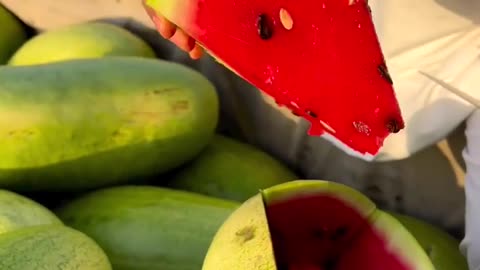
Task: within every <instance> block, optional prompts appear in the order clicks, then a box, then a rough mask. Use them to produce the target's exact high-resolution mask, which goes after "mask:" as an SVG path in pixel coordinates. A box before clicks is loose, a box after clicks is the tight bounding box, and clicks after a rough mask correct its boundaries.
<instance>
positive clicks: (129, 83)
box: [0, 0, 467, 270]
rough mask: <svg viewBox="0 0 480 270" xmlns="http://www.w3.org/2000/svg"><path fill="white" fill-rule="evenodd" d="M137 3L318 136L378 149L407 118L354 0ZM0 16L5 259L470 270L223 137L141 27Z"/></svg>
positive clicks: (425, 235) (402, 225)
mask: <svg viewBox="0 0 480 270" xmlns="http://www.w3.org/2000/svg"><path fill="white" fill-rule="evenodd" d="M174 2H175V3H176V4H177V5H178V6H176V7H174V8H173V9H172V8H171V7H173V6H174V5H173V3H174ZM146 3H147V5H150V9H149V10H150V11H149V12H150V14H151V15H152V12H156V11H158V8H162V9H164V11H165V14H167V15H168V16H171V19H172V20H173V21H176V20H177V23H178V24H179V25H181V26H182V27H184V28H185V29H186V31H189V32H190V33H191V34H192V36H195V37H196V38H198V40H199V42H201V43H202V44H203V45H204V46H205V48H206V49H208V51H210V52H211V53H212V54H214V55H216V57H217V59H218V60H219V61H222V63H225V65H227V66H228V68H230V69H232V70H233V71H235V72H236V73H237V74H238V75H239V76H240V77H242V78H244V79H245V80H247V81H249V82H250V83H252V84H254V85H256V86H258V88H259V89H261V90H262V91H264V92H265V93H267V94H269V95H271V96H273V97H275V98H276V99H277V101H278V103H279V104H280V105H285V106H287V107H288V108H290V109H291V110H292V112H293V113H295V114H297V115H299V116H302V117H305V118H306V119H308V120H309V121H310V122H311V123H312V129H311V135H312V136H313V135H320V134H322V133H323V132H327V133H329V134H331V135H332V136H334V137H335V138H337V139H338V140H339V141H341V142H343V143H345V144H346V145H348V146H350V147H351V148H352V149H354V150H356V151H358V152H360V153H364V154H375V153H376V152H377V151H378V149H379V148H380V147H381V145H382V143H383V140H384V139H385V138H386V137H387V136H388V134H392V133H396V132H399V131H400V130H401V129H402V128H403V120H402V118H401V115H400V111H399V109H398V105H397V103H396V100H395V95H394V91H393V88H392V82H391V79H390V77H389V75H388V71H387V68H386V64H385V62H384V60H383V56H382V54H381V50H380V47H379V44H378V42H377V40H376V37H375V32H374V29H373V25H372V23H371V20H370V16H369V12H368V8H367V5H366V3H365V2H364V1H361V0H359V1H347V0H345V1H333V0H331V1H327V0H323V1H305V7H303V8H301V7H297V6H294V5H293V4H289V3H293V2H287V1H258V2H251V1H240V0H238V1H225V0H224V1H215V0H208V1H207V0H203V1H200V0H178V1H173V2H172V1H171V0H170V2H169V3H170V4H171V6H170V9H169V6H168V5H167V6H162V5H163V4H164V3H166V2H162V1H160V0H158V1H146ZM162 3H163V4H162ZM254 3H255V5H254ZM280 3H283V4H284V5H283V6H280ZM234 4H235V5H236V6H234ZM323 5H325V8H323ZM192 7H196V8H192ZM182 8H183V10H182ZM220 8H222V9H223V10H222V11H223V12H219V9H220ZM282 10H283V11H282ZM306 10H307V11H309V12H305V11H306ZM173 11H175V12H173ZM180 11H182V12H184V15H185V16H183V17H182V16H180V17H178V16H179V15H180V13H179V12H180ZM168 12H170V13H168ZM300 12H304V16H305V17H297V16H298V14H300ZM212 13H214V14H219V15H220V16H219V17H218V16H211V14H212ZM313 13H316V15H318V16H313V15H314V14H313ZM275 14H279V16H280V15H281V16H280V17H278V18H277V17H276V15H275ZM302 14H303V13H302ZM340 14H342V15H341V16H340ZM154 15H155V14H154ZM145 16H147V14H146V15H145ZM244 20H245V24H242V26H241V27H240V26H238V27H237V26H235V25H237V24H238V22H243V21H244ZM282 20H283V23H282ZM353 22H355V24H353ZM250 23H251V24H250ZM279 23H280V24H281V25H279ZM0 25H2V31H0V61H1V63H0V157H1V159H0V269H11V270H37V269H62V270H74V269H75V270H110V269H114V270H143V269H145V270H147V269H148V270H154V269H159V270H198V269H202V268H203V269H205V270H227V269H228V270H230V269H232V270H235V269H237V270H257V269H258V270H274V269H279V270H282V269H290V270H317V269H318V270H346V269H371V270H376V269H391V270H433V269H436V270H453V269H455V270H462V269H467V264H466V260H465V258H464V257H463V256H462V255H461V254H460V252H459V250H458V240H457V239H455V238H453V237H452V236H450V235H449V234H447V233H446V232H444V231H442V230H440V229H438V228H436V227H434V226H432V225H430V224H428V223H426V222H424V221H421V220H418V219H415V218H413V217H410V216H405V215H400V214H399V213H392V212H387V211H384V210H382V209H379V208H377V207H376V206H375V204H374V202H373V201H372V200H370V199H369V198H368V197H367V196H365V195H364V194H362V193H360V192H359V191H357V190H354V189H352V188H351V187H347V186H345V185H341V184H338V183H334V182H330V181H323V180H315V179H307V180H301V179H302V178H304V177H303V176H302V175H301V174H300V173H298V172H294V171H293V170H292V168H289V167H288V166H287V165H285V164H283V163H282V161H280V160H278V159H276V158H275V157H273V156H271V155H269V154H268V153H266V152H264V151H263V150H262V149H259V148H257V147H256V146H254V145H251V144H248V143H246V142H244V141H242V140H241V139H240V138H238V137H235V136H234V135H233V134H227V133H225V132H223V130H221V129H219V128H218V121H219V118H220V117H221V115H220V114H221V113H220V107H221V106H222V104H220V102H219V97H218V94H217V92H216V91H215V87H214V86H213V84H212V83H211V82H210V81H209V80H208V79H207V78H206V77H205V76H204V75H202V74H201V73H199V72H197V71H195V70H193V69H192V68H190V67H187V66H185V65H182V64H179V63H174V62H170V61H166V60H160V59H159V56H158V55H157V52H155V51H154V50H153V49H152V47H151V45H149V44H148V43H147V42H146V41H145V40H143V39H142V38H141V37H140V36H137V35H136V34H134V33H132V32H130V31H127V30H126V29H124V28H122V27H119V26H116V25H114V24H107V23H100V22H84V23H80V24H75V25H68V26H65V27H62V28H58V29H52V30H48V31H44V32H35V33H34V34H33V35H32V34H31V33H30V31H27V30H26V29H25V26H24V24H23V23H21V22H19V21H18V20H17V19H16V17H15V16H13V15H12V14H11V13H9V12H8V11H7V10H6V9H4V8H3V7H2V6H1V5H0ZM280 26H282V27H283V28H281V27H280ZM359 26H360V27H359ZM308 27H310V28H308ZM312 27H313V28H315V31H312V30H307V28H308V29H312ZM356 29H360V30H356ZM232 31H233V32H232ZM342 31H343V32H342ZM340 32H342V33H340ZM345 33H350V35H346V34H345ZM315 35H321V36H322V37H315ZM229 37H230V38H229ZM234 37H235V38H236V39H234ZM238 38H239V39H240V40H239V39H238ZM312 38H315V40H316V38H319V42H318V43H311V42H312V41H315V40H312ZM320 39H321V40H322V42H320ZM287 40H289V42H291V43H290V45H288V46H287V45H282V44H285V42H286V41H287ZM239 41H240V43H239ZM241 42H247V43H250V44H252V45H253V46H245V45H241ZM309 42H310V43H309ZM267 46H268V48H267ZM298 48H303V49H304V50H299V51H303V52H304V53H296V54H295V53H292V52H293V51H289V50H296V49H298ZM232 51H235V52H236V53H237V54H236V55H234V54H232ZM278 54H282V55H283V56H284V57H276V56H277V55H278ZM299 61H300V62H302V63H305V65H304V66H301V67H298V65H295V66H292V65H294V63H297V62H299ZM266 70H271V71H272V72H273V73H271V74H270V73H265V72H264V71H266ZM314 70H315V71H316V72H317V73H314V72H313V71H314ZM346 78H347V79H346ZM339 91H340V92H339ZM338 111H342V112H343V114H338ZM339 115H340V116H339ZM391 136H394V134H392V135H391ZM332 180H335V179H332Z"/></svg>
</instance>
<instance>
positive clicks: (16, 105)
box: [0, 57, 219, 191]
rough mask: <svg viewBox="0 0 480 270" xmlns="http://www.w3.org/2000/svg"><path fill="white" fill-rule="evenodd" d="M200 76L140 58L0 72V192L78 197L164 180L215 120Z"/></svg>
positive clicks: (208, 87)
mask: <svg viewBox="0 0 480 270" xmlns="http://www.w3.org/2000/svg"><path fill="white" fill-rule="evenodd" d="M218 107H219V104H218V96H217V93H216V91H215V89H214V86H213V85H212V84H211V83H210V82H209V81H208V80H207V79H206V78H205V77H204V76H202V75H201V74H200V73H198V72H196V71H194V70H192V69H190V68H188V67H185V66H182V65H179V64H175V63H172V62H166V61H160V60H154V59H146V58H140V57H106V58H100V59H83V60H70V61H64V62H59V63H52V64H48V65H35V66H23V67H10V66H5V67H2V68H0V156H1V159H0V187H7V188H10V189H14V190H27V191H31V190H47V191H58V190H64V191H65V190H69V191H76V190H83V189H88V188H95V187H100V186H104V185H109V184H115V183H123V182H128V181H140V180H141V179H143V178H145V177H149V176H151V175H154V174H157V173H163V172H165V171H168V170H170V169H172V168H174V167H177V166H179V165H181V164H183V163H185V162H186V161H188V160H190V159H192V158H193V157H194V156H196V155H197V154H198V153H199V152H200V151H201V150H202V149H203V148H204V147H205V146H206V145H207V144H208V143H209V142H210V139H211V138H212V136H213V134H214V130H215V128H216V125H217V121H218V110H219V109H218Z"/></svg>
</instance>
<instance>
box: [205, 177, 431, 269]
mask: <svg viewBox="0 0 480 270" xmlns="http://www.w3.org/2000/svg"><path fill="white" fill-rule="evenodd" d="M218 269H231V270H354V269H355V270H434V266H433V264H432V262H431V260H430V258H429V257H428V255H427V254H426V252H425V251H424V250H423V248H422V247H421V246H420V244H419V243H418V242H417V240H416V239H415V238H414V237H413V236H412V235H411V234H410V233H409V232H408V230H407V229H405V227H403V226H402V224H401V223H400V222H398V221H397V220H396V219H395V218H393V217H392V216H391V215H389V214H387V213H385V212H383V211H381V210H378V209H377V208H376V207H375V205H374V204H373V203H372V202H371V201H370V200H369V199H368V198H366V197H365V196H363V195H362V194H360V193H359V192H357V191H355V190H353V189H351V188H349V187H346V186H344V185H341V184H335V183H331V182H325V181H319V180H297V181H292V182H288V183H284V184H280V185H277V186H274V187H271V188H268V189H266V190H264V191H262V192H261V194H259V195H257V196H255V197H253V198H251V199H250V200H248V201H246V202H245V203H244V204H243V205H242V206H240V207H239V208H237V210H236V211H234V212H233V213H232V214H231V215H230V217H229V218H228V219H227V220H226V221H225V223H224V224H223V225H222V226H221V227H220V229H219V231H218V232H217V234H216V235H215V237H214V239H213V241H212V243H211V245H210V248H209V250H208V253H207V256H206V258H205V261H204V264H203V270H218Z"/></svg>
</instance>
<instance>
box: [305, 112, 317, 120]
mask: <svg viewBox="0 0 480 270" xmlns="http://www.w3.org/2000/svg"><path fill="white" fill-rule="evenodd" d="M305 112H306V113H307V114H308V115H310V116H311V117H313V118H317V117H318V115H317V114H316V113H314V112H312V111H310V110H306V111H305Z"/></svg>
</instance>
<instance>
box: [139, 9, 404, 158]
mask: <svg viewBox="0 0 480 270" xmlns="http://www.w3.org/2000/svg"><path fill="white" fill-rule="evenodd" d="M144 3H145V6H146V8H147V11H148V13H149V14H150V16H156V14H162V15H163V16H165V17H166V18H167V19H169V20H170V21H172V22H173V23H174V24H176V25H177V26H178V27H180V28H182V29H183V30H184V31H185V32H186V33H188V34H189V35H190V36H192V37H193V38H194V39H196V40H197V42H198V43H199V44H201V46H202V47H204V48H205V49H206V50H207V51H208V52H209V53H210V54H211V55H213V56H214V57H215V58H216V59H217V60H219V62H221V63H223V64H224V65H225V66H227V67H228V68H230V69H231V70H233V71H234V72H235V73H236V74H238V75H239V76H240V77H242V78H243V79H245V80H246V81H248V82H249V83H251V84H252V85H254V86H256V87H257V88H259V89H261V90H262V91H263V92H265V93H267V94H268V95H270V96H271V97H273V98H274V99H275V100H276V102H277V103H278V104H279V105H284V106H286V107H288V108H289V109H290V110H291V111H292V112H293V113H294V114H296V115H299V116H301V117H303V118H305V119H307V120H308V121H310V122H311V127H310V131H309V134H310V135H322V134H323V133H324V132H327V133H329V134H331V135H332V136H333V137H335V138H336V139H337V140H339V141H341V142H342V143H343V144H345V145H347V146H348V147H350V148H351V149H353V150H355V151H357V152H360V153H362V154H366V153H368V154H372V155H374V154H376V153H377V152H378V150H379V149H380V148H381V146H382V145H383V141H384V140H385V138H386V137H387V136H389V134H390V133H396V132H399V131H400V130H401V129H403V128H404V122H403V119H402V116H401V112H400V108H399V106H398V102H397V100H396V97H395V92H394V89H393V86H392V84H393V83H392V80H391V78H390V76H389V74H388V70H387V67H386V64H385V60H384V57H383V54H382V50H381V47H380V44H379V42H378V38H377V35H376V32H375V28H374V25H373V22H372V18H371V14H370V10H369V7H368V4H367V3H366V1H365V0H295V1H294V0H144Z"/></svg>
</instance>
